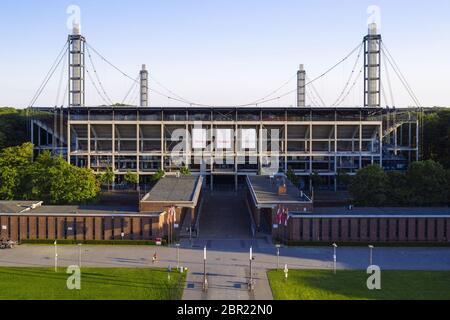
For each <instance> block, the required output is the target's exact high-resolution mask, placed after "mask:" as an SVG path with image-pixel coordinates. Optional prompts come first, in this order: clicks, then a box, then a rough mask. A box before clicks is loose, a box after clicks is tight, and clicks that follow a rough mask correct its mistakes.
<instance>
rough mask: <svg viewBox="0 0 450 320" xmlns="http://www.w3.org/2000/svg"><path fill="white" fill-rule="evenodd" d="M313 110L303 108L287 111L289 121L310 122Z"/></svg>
mask: <svg viewBox="0 0 450 320" xmlns="http://www.w3.org/2000/svg"><path fill="white" fill-rule="evenodd" d="M310 120H311V110H309V109H308V110H305V109H302V108H297V109H289V110H288V111H287V121H310Z"/></svg>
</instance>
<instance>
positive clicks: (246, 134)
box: [241, 129, 256, 149]
mask: <svg viewBox="0 0 450 320" xmlns="http://www.w3.org/2000/svg"><path fill="white" fill-rule="evenodd" d="M241 139H242V140H241V148H242V149H256V129H242V130H241Z"/></svg>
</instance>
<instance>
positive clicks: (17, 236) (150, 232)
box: [0, 215, 163, 241]
mask: <svg viewBox="0 0 450 320" xmlns="http://www.w3.org/2000/svg"><path fill="white" fill-rule="evenodd" d="M1 225H5V226H7V229H6V230H2V233H1V237H4V238H9V239H12V240H15V241H19V240H28V239H29V240H37V239H39V240H55V239H61V240H66V239H67V240H120V239H121V238H122V237H121V233H122V230H123V232H124V239H125V240H151V239H154V238H156V237H161V236H162V233H161V230H160V228H161V226H163V224H162V223H160V219H159V217H135V216H133V217H115V218H114V219H112V217H94V216H78V217H77V216H68V217H61V216H59V217H58V216H31V215H27V216H8V215H2V216H0V228H1ZM70 228H72V230H70ZM113 235H114V237H113Z"/></svg>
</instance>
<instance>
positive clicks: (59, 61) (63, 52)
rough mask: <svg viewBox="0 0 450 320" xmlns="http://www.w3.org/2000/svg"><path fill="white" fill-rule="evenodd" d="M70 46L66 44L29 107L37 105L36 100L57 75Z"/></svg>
mask: <svg viewBox="0 0 450 320" xmlns="http://www.w3.org/2000/svg"><path fill="white" fill-rule="evenodd" d="M68 45H69V41H66V43H65V44H64V47H63V48H62V50H61V51H60V52H59V54H58V56H57V57H56V59H55V61H54V62H53V64H52V66H51V67H50V69H49V71H48V72H47V74H46V76H45V78H44V80H43V81H42V83H41V85H40V86H39V88H38V89H37V91H36V93H35V94H34V96H33V98H32V99H31V101H30V103H29V104H28V107H32V106H33V105H34V104H35V103H36V100H37V99H38V98H39V96H40V95H41V94H42V91H44V89H45V87H46V86H47V84H48V82H49V81H50V79H51V77H52V76H53V74H54V73H55V71H56V69H57V68H58V66H59V64H60V63H61V61H62V59H63V58H64V56H65V55H66V54H67V51H66V47H67V46H68Z"/></svg>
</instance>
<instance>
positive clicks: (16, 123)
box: [0, 108, 28, 149]
mask: <svg viewBox="0 0 450 320" xmlns="http://www.w3.org/2000/svg"><path fill="white" fill-rule="evenodd" d="M25 112H26V111H25V110H16V109H14V108H0V149H3V148H7V147H11V146H19V145H21V144H23V143H25V142H26V141H28V133H27V117H26V114H25Z"/></svg>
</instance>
